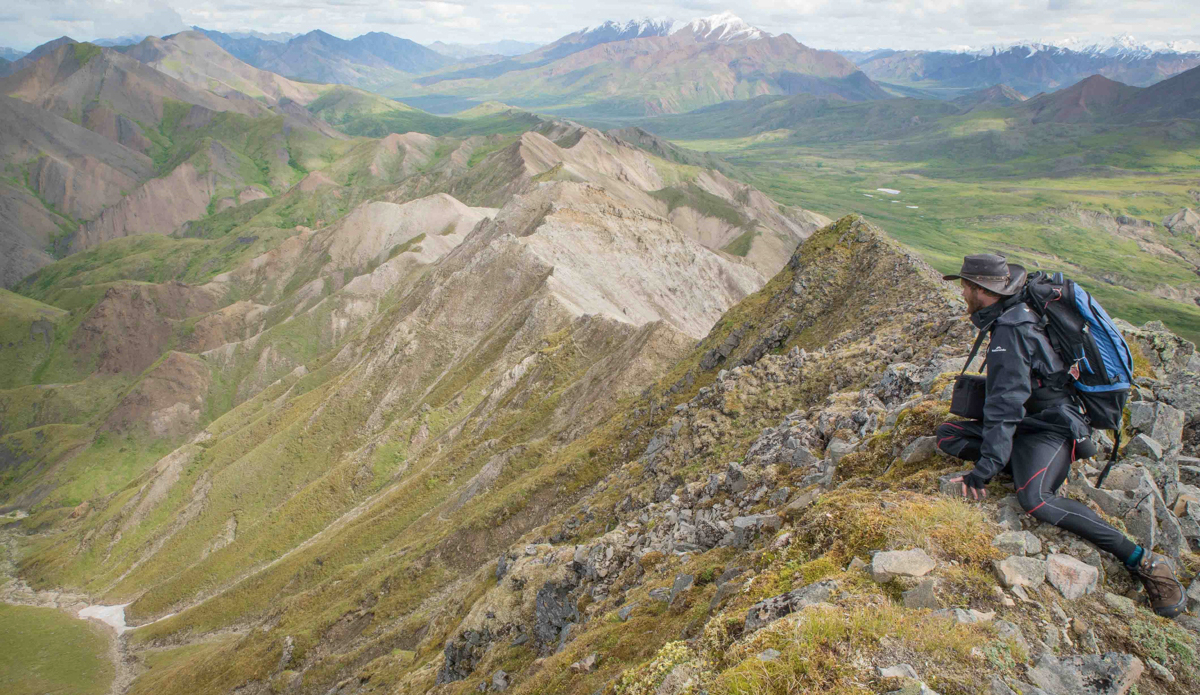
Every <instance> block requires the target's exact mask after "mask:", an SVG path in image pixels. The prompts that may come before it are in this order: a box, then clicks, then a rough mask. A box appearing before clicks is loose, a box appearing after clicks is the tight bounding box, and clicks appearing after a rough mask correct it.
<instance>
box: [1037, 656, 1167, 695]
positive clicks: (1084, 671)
mask: <svg viewBox="0 0 1200 695" xmlns="http://www.w3.org/2000/svg"><path fill="white" fill-rule="evenodd" d="M1144 669H1145V666H1144V665H1143V664H1142V660H1141V659H1139V658H1137V657H1136V656H1132V655H1130V654H1121V653H1117V652H1109V653H1107V654H1105V655H1104V656H1099V655H1094V654H1089V655H1087V656H1076V657H1070V658H1066V659H1062V660H1061V661H1060V660H1059V659H1057V658H1056V657H1055V656H1054V655H1053V654H1049V653H1047V654H1043V655H1042V657H1041V659H1039V660H1038V662H1037V665H1036V666H1035V667H1034V668H1032V669H1030V670H1029V678H1030V679H1031V680H1032V681H1033V684H1034V685H1036V686H1037V687H1039V688H1041V689H1042V690H1045V691H1046V692H1047V693H1049V695H1080V693H1086V694H1087V695H1125V693H1128V692H1129V689H1130V688H1132V687H1133V685H1134V684H1135V683H1137V681H1138V679H1139V678H1141V676H1142V671H1143V670H1144Z"/></svg>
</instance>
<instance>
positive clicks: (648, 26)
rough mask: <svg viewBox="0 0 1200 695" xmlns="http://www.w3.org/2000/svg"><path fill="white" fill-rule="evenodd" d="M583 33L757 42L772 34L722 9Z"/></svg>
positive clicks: (595, 37) (602, 38) (607, 37)
mask: <svg viewBox="0 0 1200 695" xmlns="http://www.w3.org/2000/svg"><path fill="white" fill-rule="evenodd" d="M580 34H581V36H582V37H584V38H585V39H586V40H591V41H593V42H594V43H607V42H609V41H625V40H627V39H642V38H646V37H648V36H670V35H675V34H691V35H692V36H694V37H695V38H696V40H697V41H719V42H722V43H729V42H733V41H753V40H754V39H763V38H767V37H769V36H770V34H768V33H767V32H765V31H763V30H761V29H758V28H757V27H753V26H750V25H749V24H747V23H746V22H745V21H744V20H743V19H742V18H740V17H738V16H737V15H735V14H733V13H732V12H722V13H721V14H715V15H712V16H711V17H698V18H696V19H693V20H692V21H690V22H686V23H681V22H676V21H675V20H673V19H641V20H629V21H628V22H625V23H624V24H621V23H620V22H614V21H611V20H610V21H607V22H605V23H603V24H600V25H598V26H595V27H588V28H586V29H583V30H582V31H581V32H580Z"/></svg>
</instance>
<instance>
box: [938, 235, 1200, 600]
mask: <svg viewBox="0 0 1200 695" xmlns="http://www.w3.org/2000/svg"><path fill="white" fill-rule="evenodd" d="M943 279H945V280H958V281H959V282H960V284H961V285H962V296H963V299H964V300H966V303H967V312H968V313H969V314H970V316H971V322H972V323H973V324H975V326H976V327H977V328H978V329H979V330H980V331H981V332H988V333H990V334H991V342H990V344H989V345H988V348H987V353H986V359H985V362H984V364H985V367H986V370H987V378H986V382H985V383H986V391H985V394H986V395H985V398H984V401H983V419H982V421H979V420H958V421H952V422H946V423H943V424H942V425H940V426H939V427H938V429H937V438H938V440H937V446H938V449H939V450H941V451H942V452H943V453H945V454H947V455H949V456H953V457H956V458H960V459H963V460H966V461H973V462H974V463H975V468H974V470H972V471H971V472H970V473H967V474H965V475H963V476H960V477H957V478H954V479H953V480H952V482H956V483H961V484H962V494H963V496H964V497H969V498H970V499H976V500H980V499H983V498H984V497H987V494H988V492H987V484H988V482H989V481H990V480H991V479H992V477H993V476H995V475H996V474H997V473H1000V472H1001V471H1002V470H1004V471H1009V472H1011V474H1012V478H1013V485H1014V487H1015V488H1016V491H1017V499H1018V500H1019V501H1020V504H1021V507H1022V508H1023V509H1024V510H1025V511H1026V512H1027V513H1029V514H1030V515H1032V516H1033V517H1034V518H1036V519H1038V520H1039V521H1042V522H1045V523H1048V524H1053V525H1055V526H1057V527H1059V528H1061V529H1065V530H1067V531H1070V532H1072V533H1074V534H1075V535H1077V536H1079V537H1081V538H1083V539H1085V540H1087V541H1090V542H1091V543H1093V544H1094V545H1095V546H1096V547H1098V548H1100V549H1101V550H1106V551H1108V552H1110V553H1112V554H1113V555H1115V556H1116V557H1117V558H1118V559H1119V560H1121V561H1123V562H1124V563H1125V566H1126V567H1127V568H1128V569H1129V571H1130V573H1131V574H1132V575H1133V576H1135V577H1137V578H1139V579H1140V580H1141V581H1142V585H1143V586H1144V587H1145V589H1146V594H1147V596H1148V597H1149V599H1150V604H1151V606H1152V607H1153V608H1154V612H1155V613H1157V614H1159V615H1161V616H1164V617H1174V616H1176V615H1178V614H1179V613H1181V612H1183V610H1184V608H1185V607H1186V601H1187V599H1186V596H1185V595H1184V591H1183V585H1182V584H1180V582H1179V580H1178V579H1176V578H1175V573H1174V570H1173V569H1172V568H1171V566H1170V564H1169V563H1168V561H1167V559H1166V558H1165V557H1163V556H1162V555H1159V554H1157V553H1154V552H1152V551H1151V550H1150V549H1148V548H1142V547H1141V546H1139V545H1137V544H1136V543H1134V542H1133V541H1132V540H1130V539H1129V538H1127V537H1126V536H1125V534H1123V533H1121V532H1120V531H1118V530H1117V529H1115V528H1113V527H1112V526H1111V525H1109V524H1108V523H1106V522H1105V521H1104V520H1103V519H1101V518H1100V516H1099V515H1097V514H1096V513H1095V512H1093V511H1092V510H1091V509H1090V508H1088V507H1087V506H1086V505H1084V504H1081V503H1079V502H1077V501H1075V500H1072V499H1069V498H1066V497H1058V496H1056V493H1057V492H1058V488H1059V486H1061V485H1062V484H1063V481H1064V480H1066V477H1067V473H1068V472H1070V468H1071V462H1072V461H1074V460H1076V459H1080V458H1090V457H1091V456H1093V455H1095V454H1096V447H1095V444H1094V443H1093V442H1092V440H1091V431H1092V430H1091V425H1090V424H1089V421H1088V419H1087V418H1086V417H1085V415H1084V410H1083V408H1082V407H1081V405H1080V403H1081V401H1079V399H1078V398H1077V397H1076V396H1075V395H1073V394H1074V393H1075V392H1074V391H1073V389H1074V386H1073V385H1072V384H1071V383H1070V381H1069V380H1066V379H1065V378H1064V377H1063V375H1064V374H1066V372H1064V364H1063V360H1062V358H1061V357H1060V356H1059V355H1058V353H1057V352H1056V351H1055V350H1054V348H1053V347H1052V345H1051V342H1050V340H1049V338H1048V337H1047V332H1046V328H1045V323H1044V322H1043V320H1042V317H1041V316H1039V314H1038V313H1037V312H1036V311H1034V310H1033V309H1031V308H1030V307H1029V305H1028V304H1027V303H1026V301H1025V298H1024V297H1025V294H1024V290H1025V285H1026V279H1027V276H1026V272H1025V269H1024V268H1022V267H1021V266H1019V265H1015V264H1010V263H1008V262H1007V261H1006V260H1005V258H1004V257H1003V256H998V255H994V254H980V255H974V256H967V257H966V258H965V259H964V260H963V265H962V269H961V270H960V271H959V272H958V273H957V274H955V275H947V276H945V277H944V278H943ZM982 337H983V336H982V335H981V336H980V339H982ZM976 347H978V343H977V344H976ZM972 356H974V355H972ZM1071 374H1072V375H1073V376H1075V377H1078V369H1077V368H1076V369H1074V370H1073V371H1072V372H1071ZM1056 376H1057V377H1058V378H1057V379H1056V378H1055V377H1056ZM1056 384H1058V385H1056Z"/></svg>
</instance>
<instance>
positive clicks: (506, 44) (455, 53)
mask: <svg viewBox="0 0 1200 695" xmlns="http://www.w3.org/2000/svg"><path fill="white" fill-rule="evenodd" d="M425 47H426V48H428V49H429V50H431V51H435V52H437V53H441V54H442V55H444V56H448V57H450V58H457V59H459V60H462V59H464V58H478V57H481V56H519V55H523V54H525V53H529V52H530V51H536V50H537V49H539V48H541V47H542V44H540V43H529V42H526V41H512V40H509V39H505V40H503V41H493V42H492V43H444V42H442V41H434V42H433V43H431V44H427V45H426V46H425Z"/></svg>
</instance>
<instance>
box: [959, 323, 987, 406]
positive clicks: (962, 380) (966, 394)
mask: <svg viewBox="0 0 1200 695" xmlns="http://www.w3.org/2000/svg"><path fill="white" fill-rule="evenodd" d="M986 335H987V329H986V328H984V329H983V330H981V331H979V335H978V336H977V337H976V338H975V344H974V345H973V346H971V355H970V357H968V358H967V363H966V364H964V365H963V368H962V371H961V372H959V374H958V376H957V377H955V378H954V391H953V392H951V394H950V412H951V413H952V414H954V415H958V416H959V417H965V418H968V419H971V420H983V400H984V397H985V396H986V395H987V377H986V376H983V375H982V374H967V367H970V366H971V363H972V362H974V361H975V356H976V355H977V354H979V346H980V345H982V344H983V339H984V337H985V336H986Z"/></svg>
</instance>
